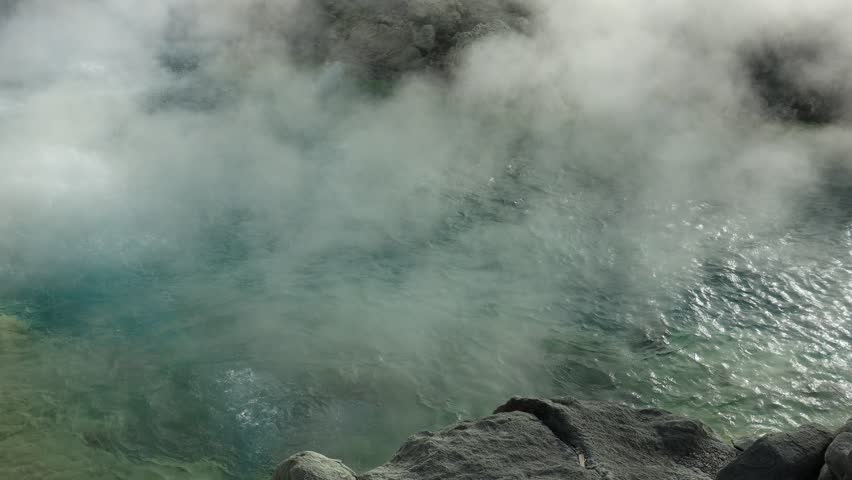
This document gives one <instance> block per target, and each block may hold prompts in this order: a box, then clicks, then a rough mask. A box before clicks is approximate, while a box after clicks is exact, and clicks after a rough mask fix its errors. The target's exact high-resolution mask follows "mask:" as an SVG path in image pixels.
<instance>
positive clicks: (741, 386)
mask: <svg viewBox="0 0 852 480" xmlns="http://www.w3.org/2000/svg"><path fill="white" fill-rule="evenodd" d="M31 16H32V17H33V18H35V19H39V21H42V22H47V23H48V24H51V21H52V20H50V19H49V18H47V17H43V14H42V13H39V12H36V13H32V14H31ZM96 20H97V19H95V20H92V19H91V18H90V17H86V21H87V22H94V23H95V24H96V25H100V26H101V27H103V28H105V29H106V33H103V34H104V35H107V36H109V35H119V34H118V33H117V32H114V31H113V30H111V29H112V28H117V27H115V26H114V25H113V24H112V23H110V22H106V23H104V24H103V25H102V24H101V23H98V22H97V21H96ZM28 21H33V19H32V18H30V19H29V20H28ZM23 25H26V23H23ZM104 25H112V26H110V27H107V26H104ZM19 28H23V27H19ZM0 32H4V34H5V35H12V33H9V32H13V33H14V34H15V35H22V33H21V31H20V30H14V29H12V27H8V26H7V27H6V30H5V31H4V30H0ZM55 34H56V36H57V37H58V40H53V41H55V45H54V47H55V48H59V47H60V46H61V44H62V42H61V40H62V39H63V38H65V37H63V36H62V34H61V32H59V33H55ZM116 38H120V35H119V37H116ZM121 38H123V37H121ZM66 40H67V39H66ZM45 41H47V40H45ZM158 45H159V44H158ZM137 47H138V45H135V44H133V45H131V46H127V45H124V44H120V45H118V46H114V47H111V48H106V47H103V46H102V45H98V46H97V47H92V46H89V48H88V49H86V48H82V49H79V51H77V55H78V56H79V57H81V58H77V57H74V56H70V57H68V58H67V59H65V60H63V62H59V63H55V64H52V65H51V66H50V68H48V69H47V70H48V71H43V70H44V69H43V68H42V67H44V65H43V64H41V63H39V64H38V65H39V69H35V68H34V67H33V69H32V70H29V71H28V70H27V69H26V68H24V69H22V70H21V71H19V72H17V73H16V75H17V76H13V77H14V78H13V79H14V80H16V81H14V82H13V81H11V80H9V79H8V78H4V80H6V82H5V83H0V162H3V164H4V167H5V168H6V175H5V176H4V177H3V179H2V180H0V200H2V202H0V205H2V206H1V207H0V233H2V235H0V477H2V478H55V479H77V478H81V479H82V478H121V479H149V478H150V479H161V478H169V479H171V478H174V479H190V478H192V479H195V478H213V479H220V478H221V479H233V478H267V476H268V475H269V472H270V471H271V468H272V467H273V466H274V464H275V463H276V462H277V461H278V460H280V459H281V458H283V457H284V456H286V455H289V454H291V453H294V452H296V451H299V450H306V449H310V450H317V451H320V452H323V453H325V454H327V455H330V456H333V457H338V458H341V459H343V460H344V461H345V462H346V463H347V464H349V465H352V466H353V467H355V468H357V469H363V468H368V467H370V466H374V465H376V464H379V463H381V462H383V461H385V460H386V459H388V458H389V456H390V455H391V454H392V452H393V451H394V449H395V448H396V447H397V446H398V445H399V444H400V442H401V441H402V440H403V439H404V438H405V437H406V436H407V435H409V434H410V433H412V432H415V431H417V430H422V429H427V428H437V427H440V426H442V425H446V424H447V423H450V422H453V421H456V420H458V419H462V418H470V417H473V416H479V415H484V414H487V413H489V412H490V411H491V410H493V408H494V407H496V406H497V405H499V404H500V403H501V402H502V401H504V400H506V399H507V398H508V397H509V396H511V395H518V394H524V395H542V396H558V395H574V396H577V397H581V398H600V399H617V400H623V401H626V402H629V403H631V404H635V405H642V406H645V405H653V406H657V407H661V408H666V409H670V410H672V411H675V412H678V413H683V414H688V415H694V416H698V417H700V418H702V419H704V420H705V421H706V422H708V423H709V424H711V425H712V426H713V427H714V428H715V429H716V430H717V431H718V432H719V433H720V434H722V435H723V436H736V435H739V434H743V433H753V432H762V431H769V430H773V429H780V428H789V427H790V426H793V425H797V424H801V423H804V422H810V421H819V422H826V423H829V424H833V423H837V422H839V421H840V420H841V419H844V418H845V417H848V406H849V405H850V401H852V375H850V373H849V372H850V371H852V370H850V360H852V359H851V358H850V356H849V355H848V352H849V350H850V348H852V317H850V309H852V258H850V257H851V256H852V214H850V212H852V174H850V171H849V169H848V150H844V149H845V148H846V147H845V146H848V145H850V143H848V142H847V143H843V142H844V141H847V140H848V139H847V135H848V133H846V132H845V131H844V130H842V129H834V128H833V127H827V128H825V129H819V130H813V129H798V128H794V127H789V126H779V125H774V124H770V123H767V124H764V123H755V121H754V119H745V120H742V121H741V122H735V124H731V125H729V124H727V123H725V122H718V123H716V122H713V121H710V120H708V119H707V118H704V117H703V116H704V115H706V111H704V110H701V109H698V110H696V111H695V112H693V110H691V108H692V107H691V106H688V107H689V108H688V110H687V113H685V115H687V117H689V115H692V114H693V113H694V115H696V118H697V119H698V120H701V123H698V125H701V127H700V128H693V127H692V126H691V125H695V124H696V123H694V122H693V123H690V120H696V118H686V119H685V123H686V124H687V126H686V127H684V126H683V122H682V120H683V119H674V120H673V119H669V121H671V123H666V121H663V122H662V123H655V122H660V121H661V119H663V118H668V116H669V113H670V112H674V113H679V114H680V113H684V112H683V111H681V109H683V108H685V107H684V106H683V105H672V106H670V108H671V111H670V112H669V111H666V110H665V109H662V111H661V112H657V113H655V112H654V111H652V110H643V113H642V115H640V116H639V117H637V118H625V117H624V116H622V115H621V113H623V112H620V111H619V112H618V113H619V116H618V117H617V118H615V117H613V118H609V117H607V116H606V115H603V114H602V113H601V112H597V113H596V114H592V115H588V116H583V115H579V114H577V113H576V112H574V111H572V110H571V109H568V108H566V109H561V107H559V108H554V109H553V110H547V109H545V110H542V104H541V103H539V102H538V100H537V97H536V96H535V95H536V94H529V95H531V96H532V99H530V98H528V97H527V96H526V95H528V93H524V94H519V95H518V96H517V97H512V98H511V99H510V100H511V102H516V103H512V106H511V111H510V113H511V115H509V114H507V110H506V109H507V108H510V107H507V106H506V105H505V104H502V103H500V102H492V101H491V100H493V98H492V96H493V95H497V94H496V93H494V92H490V93H488V92H486V93H481V92H480V93H472V92H471V91H469V90H466V89H465V88H466V87H465V86H464V84H463V82H462V85H461V86H458V87H454V88H450V89H447V88H445V87H442V86H435V85H434V84H432V83H431V82H426V81H424V82H422V83H421V82H418V81H414V82H413V83H412V85H409V86H408V87H403V88H401V90H400V91H399V92H396V93H394V94H392V95H390V96H386V97H381V96H379V97H377V96H373V95H369V94H367V93H365V92H364V91H363V85H358V84H356V83H352V84H350V83H347V81H348V80H346V79H341V78H340V75H342V74H341V73H340V72H339V71H337V70H335V69H334V68H332V69H330V70H325V71H322V70H321V71H308V72H305V71H302V70H298V69H294V68H293V67H291V66H287V65H282V64H279V63H277V62H273V61H269V62H268V63H266V62H265V63H263V64H262V65H260V66H257V67H256V68H254V69H252V70H250V71H248V72H246V71H244V68H245V65H244V64H242V63H240V61H238V60H235V59H234V58H231V57H229V56H227V55H225V56H224V59H222V58H219V59H218V61H217V62H211V66H210V67H209V68H207V69H202V70H201V71H199V72H195V71H194V70H192V68H195V67H192V68H190V70H191V71H190V72H189V73H187V72H183V71H180V72H174V71H169V70H168V69H167V68H165V67H163V66H162V65H159V64H157V60H156V59H157V57H156V56H155V55H146V54H147V53H150V52H148V51H147V50H146V51H145V52H143V53H145V54H139V53H138V52H136V50H134V49H135V48H137ZM79 52H82V53H79ZM13 53H14V52H13ZM131 53H135V54H134V55H131ZM3 54H4V55H5V57H0V58H5V59H8V58H11V57H10V56H11V55H12V53H10V52H8V51H4V52H3ZM128 58H129V59H133V61H130V60H128ZM140 58H141V59H142V60H139V59H140ZM234 63H236V64H237V66H236V67H235V66H234ZM187 68H189V67H187ZM152 72H153V73H152ZM34 78H35V79H38V81H35V80H33V79H34ZM329 92H331V93H329ZM478 95H479V96H478ZM501 95H502V94H501ZM471 96H473V97H475V98H474V99H473V100H470V101H469V102H468V101H467V100H466V99H469V98H470V97H471ZM500 100H501V101H502V100H505V99H502V98H501V99H500ZM657 100H658V99H654V102H652V103H656V102H657ZM511 102H510V103H511ZM517 102H520V105H518V104H517ZM524 102H528V103H524ZM689 112H693V113H689ZM674 113H673V114H672V115H671V116H672V117H674V116H676V115H674ZM649 124H653V125H651V126H649ZM844 145H845V146H844ZM838 152H840V153H838ZM838 158H839V159H838ZM756 159H757V160H756Z"/></svg>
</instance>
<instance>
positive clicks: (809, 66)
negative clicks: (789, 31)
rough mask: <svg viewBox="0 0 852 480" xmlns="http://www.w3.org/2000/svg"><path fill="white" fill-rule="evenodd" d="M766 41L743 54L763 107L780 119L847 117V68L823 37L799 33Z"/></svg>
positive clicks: (826, 120) (803, 120)
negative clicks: (789, 37) (785, 38)
mask: <svg viewBox="0 0 852 480" xmlns="http://www.w3.org/2000/svg"><path fill="white" fill-rule="evenodd" d="M791 38H794V39H795V40H783V41H779V40H776V41H767V42H766V43H763V44H761V45H760V46H759V47H756V48H753V49H752V50H751V51H750V52H749V53H748V54H747V55H746V57H745V58H746V67H747V70H748V74H749V78H750V80H751V83H752V87H753V89H754V91H755V93H756V94H757V97H758V98H759V100H760V102H761V104H762V106H763V109H764V111H765V112H766V113H767V114H768V115H769V116H772V117H775V118H777V119H779V120H783V121H794V122H799V123H805V124H813V125H822V124H827V123H831V122H835V121H838V120H840V119H842V118H843V117H845V116H846V113H845V110H846V109H847V107H848V105H847V102H848V99H849V93H850V92H849V87H850V85H849V82H848V75H849V73H850V72H849V70H848V68H847V67H846V65H845V63H846V62H839V61H837V59H838V58H842V57H843V55H842V54H841V53H838V52H835V51H832V50H831V48H830V47H829V45H828V43H827V42H826V41H824V40H813V39H812V38H811V37H808V36H806V35H803V34H800V35H795V36H791Z"/></svg>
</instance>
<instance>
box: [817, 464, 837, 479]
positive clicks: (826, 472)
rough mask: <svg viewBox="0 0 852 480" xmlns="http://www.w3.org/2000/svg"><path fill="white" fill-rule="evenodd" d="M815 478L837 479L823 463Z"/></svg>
mask: <svg viewBox="0 0 852 480" xmlns="http://www.w3.org/2000/svg"><path fill="white" fill-rule="evenodd" d="M817 480H838V478H837V477H835V476H834V473H832V472H831V469H830V468H829V467H828V465H823V466H822V470H820V471H819V477H818V478H817Z"/></svg>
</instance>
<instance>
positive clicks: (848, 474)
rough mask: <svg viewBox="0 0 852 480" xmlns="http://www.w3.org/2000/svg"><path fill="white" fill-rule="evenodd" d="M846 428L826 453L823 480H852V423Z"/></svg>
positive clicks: (821, 477)
mask: <svg viewBox="0 0 852 480" xmlns="http://www.w3.org/2000/svg"><path fill="white" fill-rule="evenodd" d="M846 427H848V428H844V429H841V433H840V434H839V435H837V436H836V437H835V438H834V440H833V441H832V442H831V445H829V447H828V449H827V450H826V452H825V465H824V466H823V469H822V471H821V472H820V479H821V480H852V421H850V422H849V423H847V424H846Z"/></svg>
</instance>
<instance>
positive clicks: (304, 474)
mask: <svg viewBox="0 0 852 480" xmlns="http://www.w3.org/2000/svg"><path fill="white" fill-rule="evenodd" d="M272 480H355V472H353V471H352V470H350V469H349V467H347V466H346V465H344V464H343V462H341V461H340V460H334V459H331V458H328V457H326V456H325V455H320V454H319V453H316V452H302V453H297V454H295V455H293V456H292V457H290V458H288V459H286V460H284V461H283V462H281V464H279V465H278V468H276V469H275V474H274V476H273V477H272Z"/></svg>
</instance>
